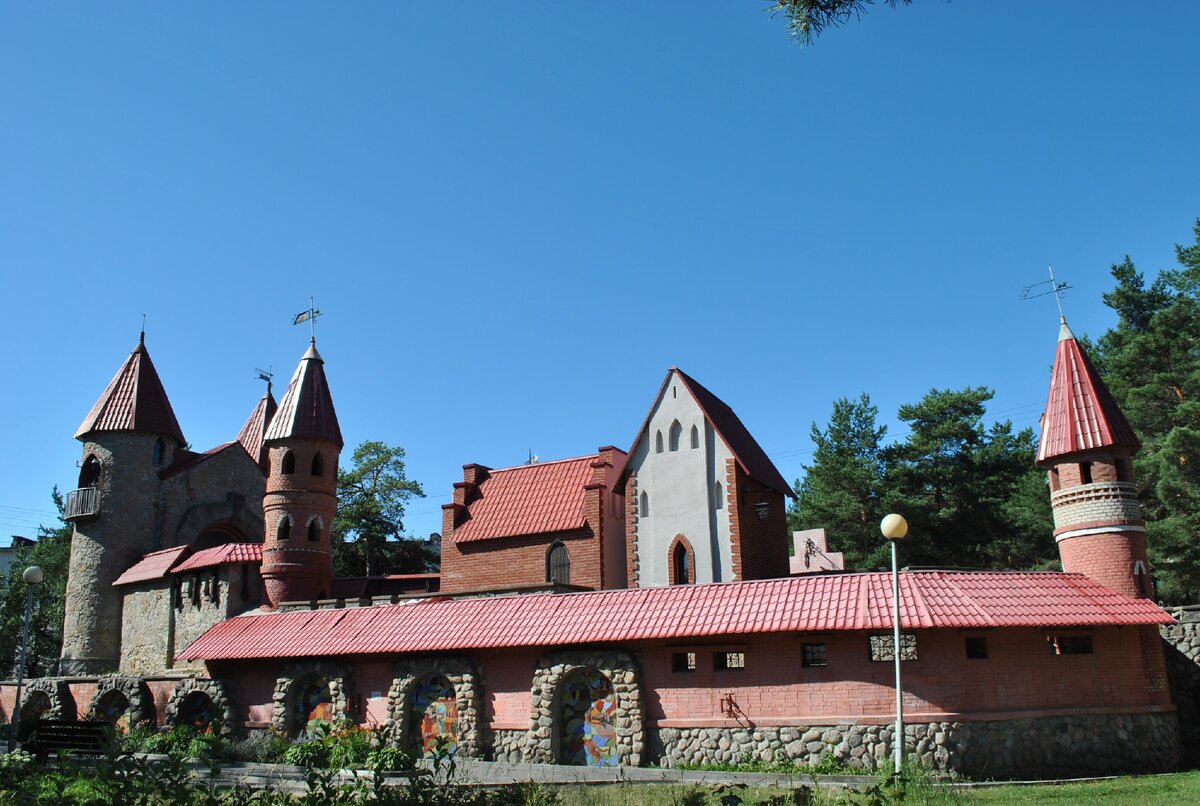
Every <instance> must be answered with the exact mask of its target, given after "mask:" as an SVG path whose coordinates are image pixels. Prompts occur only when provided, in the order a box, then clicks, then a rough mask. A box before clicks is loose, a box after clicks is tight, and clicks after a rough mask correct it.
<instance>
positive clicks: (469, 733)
mask: <svg viewBox="0 0 1200 806" xmlns="http://www.w3.org/2000/svg"><path fill="white" fill-rule="evenodd" d="M438 676H440V677H443V678H445V679H446V680H447V681H448V682H449V683H450V685H451V687H453V689H454V698H455V703H454V704H455V708H456V710H457V731H458V742H457V748H456V751H455V752H456V754H457V755H458V756H460V757H463V758H482V757H483V754H482V747H483V742H482V740H481V735H480V725H479V711H480V681H479V674H478V672H477V671H476V669H475V664H473V663H471V661H470V660H468V659H467V658H464V657H461V656H448V657H430V658H407V659H405V660H401V661H397V662H396V665H395V667H394V670H393V679H392V687H391V689H389V691H388V722H387V724H388V729H389V732H390V733H391V736H392V742H393V743H394V744H399V745H404V744H405V743H406V742H408V741H409V736H410V735H411V734H412V731H413V729H414V725H413V720H414V715H413V713H412V711H413V708H412V705H413V701H414V699H416V695H417V693H418V689H419V687H420V685H421V684H422V683H423V682H425V681H428V680H430V679H431V678H433V677H438Z"/></svg>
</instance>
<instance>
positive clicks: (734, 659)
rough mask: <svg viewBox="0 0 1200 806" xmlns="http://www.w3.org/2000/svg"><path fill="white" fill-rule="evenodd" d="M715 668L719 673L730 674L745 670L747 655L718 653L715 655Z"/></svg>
mask: <svg viewBox="0 0 1200 806" xmlns="http://www.w3.org/2000/svg"><path fill="white" fill-rule="evenodd" d="M713 668H714V669H716V670H717V671H718V672H728V671H732V670H734V669H745V668H746V653H745V652H716V653H714V654H713Z"/></svg>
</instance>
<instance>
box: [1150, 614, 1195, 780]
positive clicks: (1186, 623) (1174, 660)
mask: <svg viewBox="0 0 1200 806" xmlns="http://www.w3.org/2000/svg"><path fill="white" fill-rule="evenodd" d="M1171 615H1172V616H1174V617H1175V618H1176V619H1178V623H1177V624H1170V625H1167V626H1165V627H1162V628H1160V631H1161V634H1162V637H1163V653H1164V654H1165V655H1166V662H1167V679H1168V681H1169V682H1170V684H1171V701H1172V702H1174V703H1175V707H1176V708H1178V709H1179V734H1180V737H1179V738H1180V742H1181V744H1182V745H1183V756H1184V761H1185V763H1186V764H1187V765H1188V766H1189V767H1195V766H1197V765H1200V609H1192V608H1183V609H1179V610H1175V611H1173V612H1172V613H1171Z"/></svg>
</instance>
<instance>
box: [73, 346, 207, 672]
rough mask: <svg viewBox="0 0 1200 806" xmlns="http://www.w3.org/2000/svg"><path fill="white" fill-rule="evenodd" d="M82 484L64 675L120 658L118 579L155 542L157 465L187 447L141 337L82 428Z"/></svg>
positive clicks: (102, 667)
mask: <svg viewBox="0 0 1200 806" xmlns="http://www.w3.org/2000/svg"><path fill="white" fill-rule="evenodd" d="M75 438H76V439H78V440H79V441H80V442H82V443H83V458H82V461H81V463H80V472H79V487H78V489H76V490H74V491H73V492H70V493H68V494H67V500H66V518H67V520H69V521H71V523H72V525H73V527H74V532H73V534H72V535H71V560H70V572H69V576H68V577H67V590H66V614H65V618H64V622H63V648H62V661H61V667H60V668H61V673H62V674H66V675H73V674H99V673H102V672H111V671H115V670H116V668H117V662H118V659H119V657H120V654H121V593H120V591H119V590H118V589H116V588H114V587H113V582H114V581H115V580H116V578H117V577H118V576H119V575H120V574H121V572H122V571H124V570H125V569H126V568H128V567H129V566H130V565H132V564H133V563H134V562H135V561H137V560H138V559H139V558H140V557H141V556H142V555H143V554H145V553H147V552H149V551H153V550H154V549H156V548H162V547H161V546H158V545H156V543H157V542H158V541H159V539H160V536H159V527H160V523H159V515H160V512H159V509H160V507H161V505H162V502H161V500H160V496H159V492H160V488H161V486H162V483H163V482H162V479H161V477H160V476H159V471H160V470H162V469H163V468H165V467H166V466H167V465H169V464H170V463H171V461H172V459H173V457H174V454H175V452H176V451H177V450H179V449H180V448H182V447H183V445H184V444H185V443H184V438H183V431H182V430H181V429H180V428H179V422H178V421H177V420H176V419H175V412H174V411H172V409H171V402H170V400H168V399H167V393H166V391H165V390H164V389H163V386H162V381H160V380H159V377H158V373H157V372H156V371H155V369H154V364H153V362H151V360H150V353H149V352H147V351H146V334H145V333H143V334H142V335H141V337H140V338H139V339H138V343H137V346H136V347H134V348H133V352H132V353H130V355H129V358H127V359H126V360H125V363H124V364H122V365H121V368H120V369H119V370H117V374H116V376H115V377H114V378H113V379H112V381H111V382H110V383H109V384H108V387H107V388H105V390H104V393H103V394H102V395H100V399H99V400H97V401H96V405H94V406H93V407H92V410H91V412H89V413H88V416H87V417H86V418H85V419H84V421H83V423H82V424H81V425H80V426H79V430H78V431H77V432H76V433H75Z"/></svg>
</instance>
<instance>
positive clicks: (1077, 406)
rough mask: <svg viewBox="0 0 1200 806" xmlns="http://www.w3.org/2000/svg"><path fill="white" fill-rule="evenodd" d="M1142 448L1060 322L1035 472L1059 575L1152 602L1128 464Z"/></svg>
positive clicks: (1138, 510) (1143, 524) (1143, 530)
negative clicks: (1040, 471)
mask: <svg viewBox="0 0 1200 806" xmlns="http://www.w3.org/2000/svg"><path fill="white" fill-rule="evenodd" d="M1139 448H1141V443H1140V442H1139V441H1138V438H1137V436H1136V435H1135V434H1134V433H1133V429H1132V428H1131V427H1130V426H1129V422H1128V421H1127V420H1126V419H1125V415H1124V414H1122V413H1121V409H1120V408H1119V407H1118V406H1117V403H1116V401H1115V400H1113V397H1112V394H1111V393H1109V391H1108V388H1107V387H1106V386H1105V385H1104V382H1103V381H1102V380H1100V374H1099V373H1098V372H1097V371H1096V368H1095V367H1094V366H1092V362H1091V361H1090V360H1088V357H1087V355H1086V354H1085V353H1084V352H1083V350H1082V349H1081V348H1080V346H1079V342H1078V341H1076V339H1075V336H1074V334H1072V333H1071V329H1070V328H1069V327H1067V323H1066V320H1065V319H1064V320H1063V322H1062V327H1061V329H1060V331H1059V336H1058V349H1057V351H1056V353H1055V356H1054V370H1053V373H1052V375H1051V380H1050V396H1049V398H1048V399H1047V401H1046V413H1045V415H1044V417H1043V418H1042V433H1041V442H1040V444H1039V445H1038V456H1037V464H1038V466H1039V467H1044V468H1047V469H1048V470H1049V474H1050V502H1051V507H1052V508H1053V510H1054V538H1055V540H1056V541H1057V543H1058V552H1059V556H1061V557H1062V563H1063V570H1064V571H1071V572H1078V573H1082V574H1086V575H1087V576H1089V577H1091V578H1092V579H1094V580H1096V581H1097V582H1099V583H1101V584H1102V585H1105V586H1106V587H1109V588H1111V589H1113V590H1115V591H1119V592H1121V593H1124V594H1127V595H1129V596H1134V597H1142V598H1153V596H1154V584H1153V581H1152V579H1151V577H1150V564H1149V562H1148V560H1147V559H1146V521H1145V517H1144V515H1143V514H1142V509H1141V506H1140V505H1139V504H1138V501H1137V493H1136V489H1135V487H1134V482H1133V470H1132V465H1131V459H1132V457H1133V455H1134V454H1135V453H1137V451H1138V449H1139Z"/></svg>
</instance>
